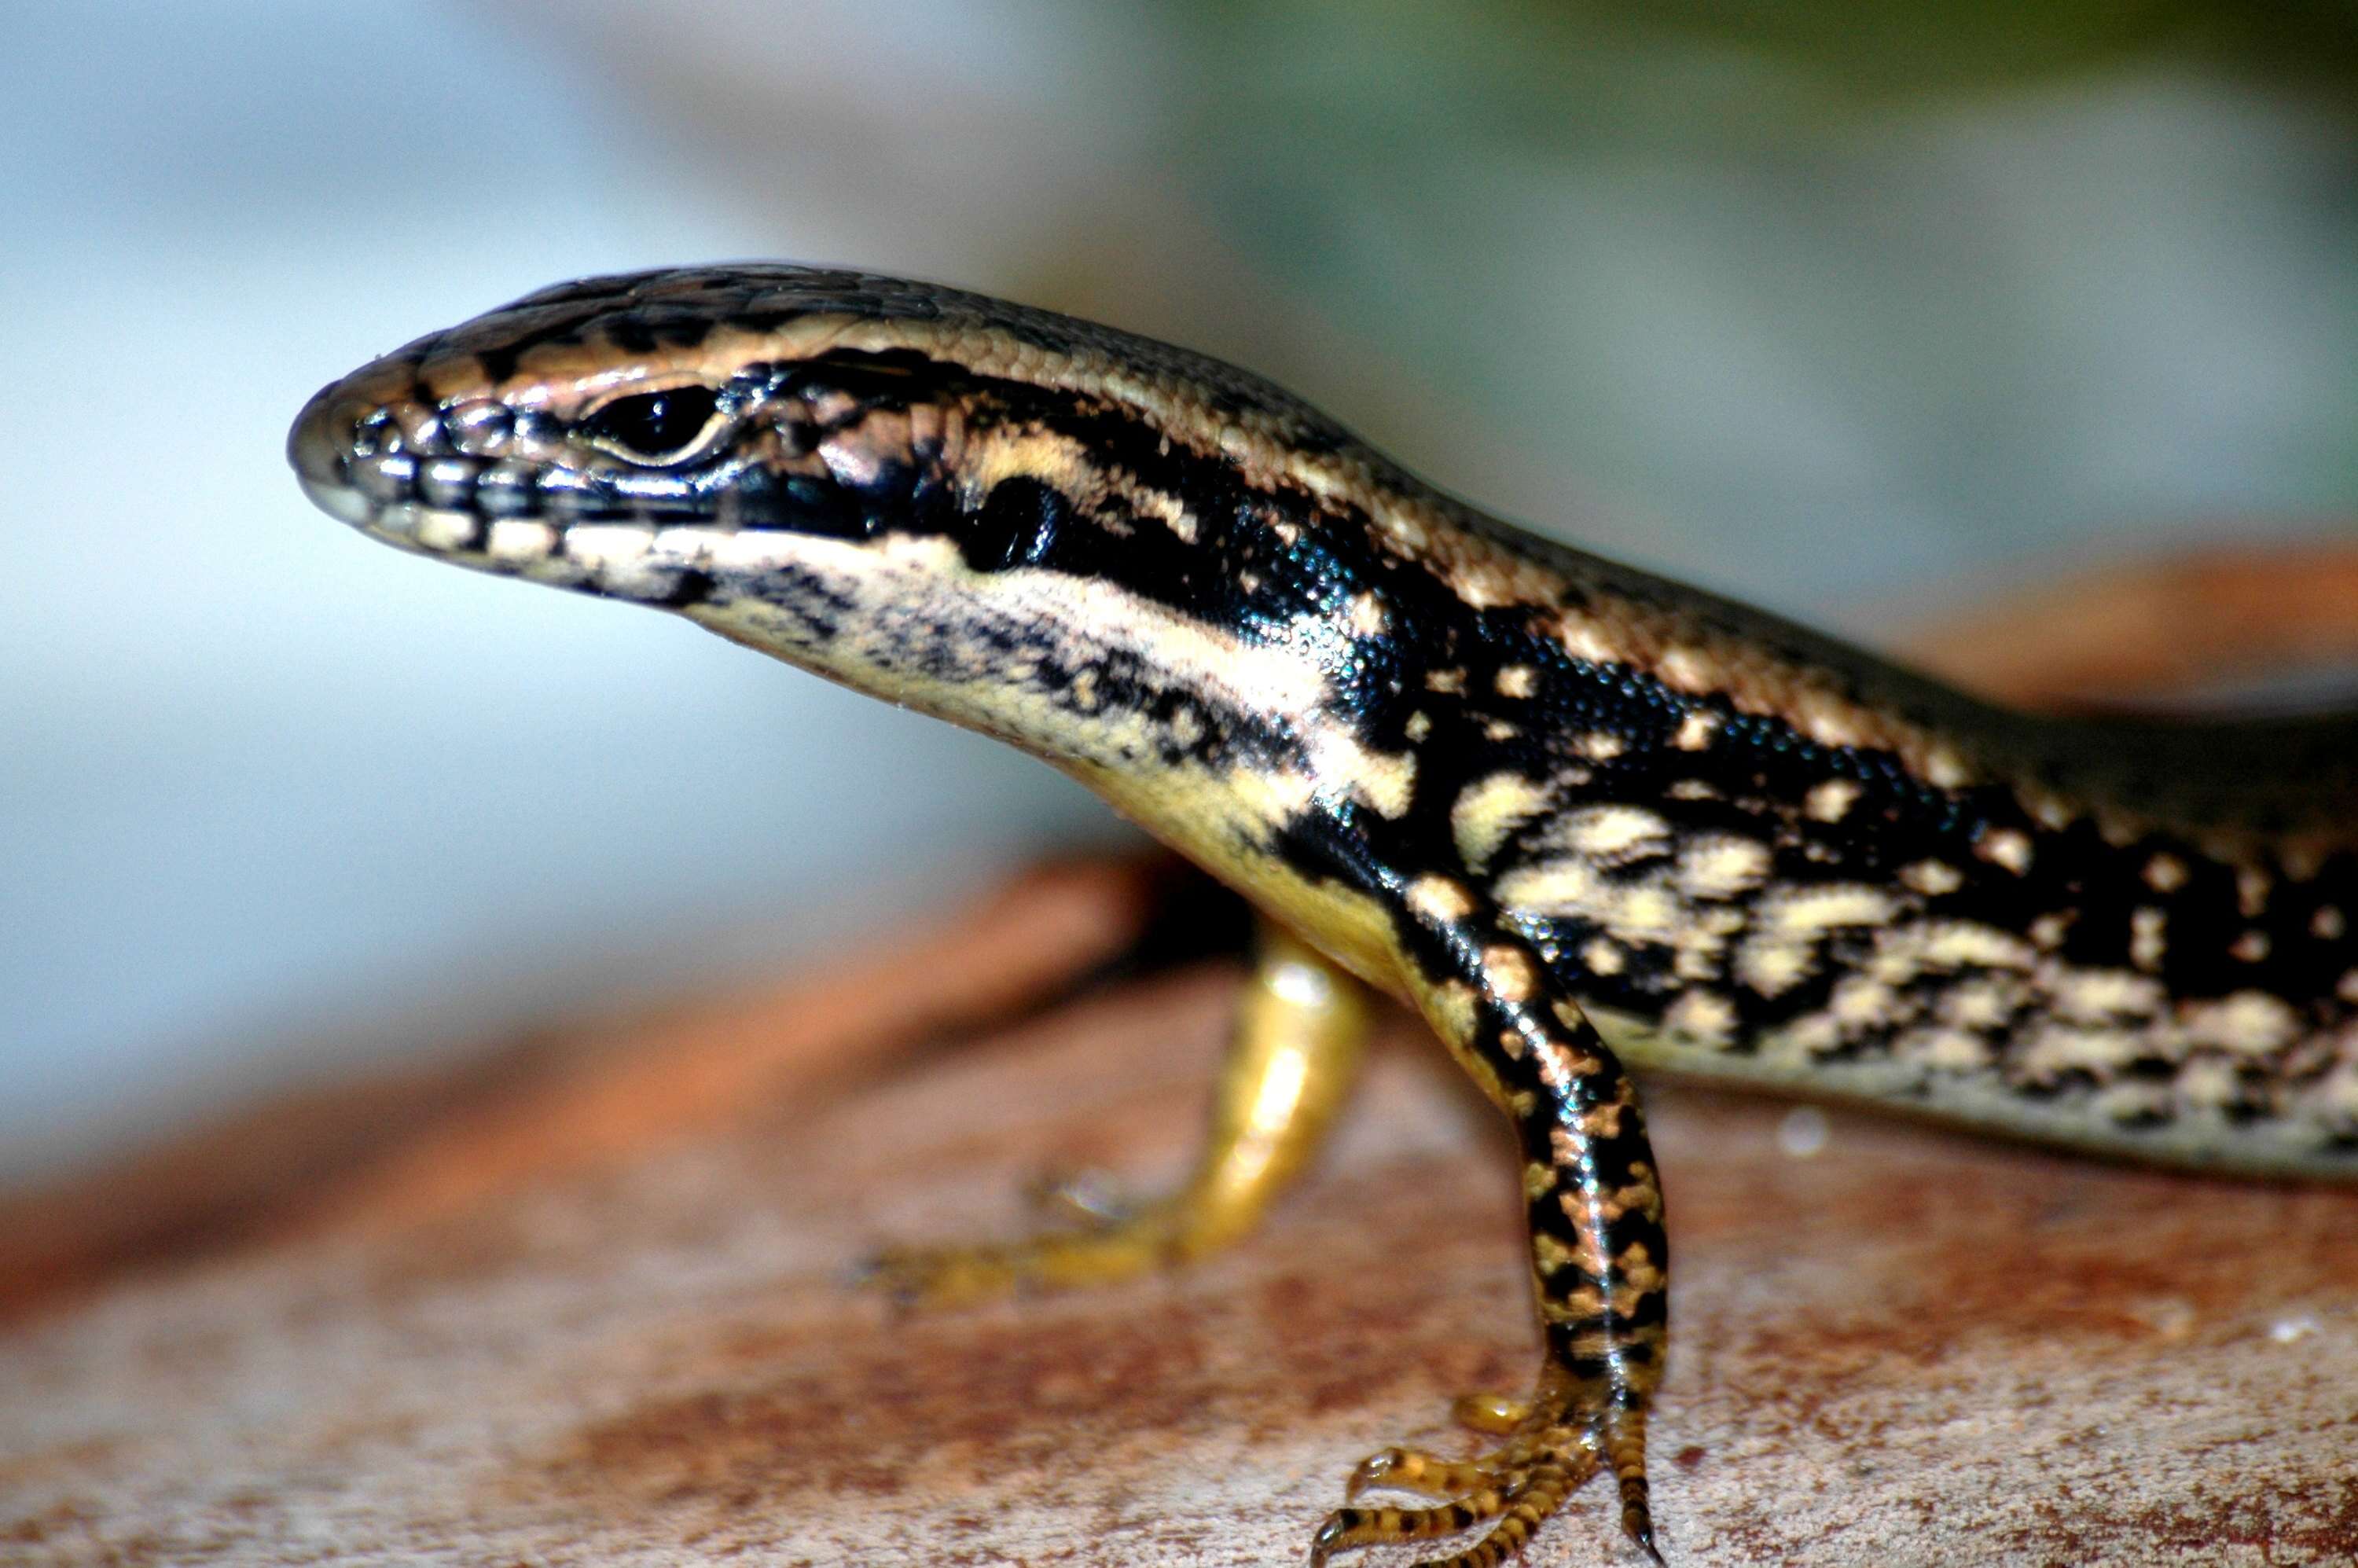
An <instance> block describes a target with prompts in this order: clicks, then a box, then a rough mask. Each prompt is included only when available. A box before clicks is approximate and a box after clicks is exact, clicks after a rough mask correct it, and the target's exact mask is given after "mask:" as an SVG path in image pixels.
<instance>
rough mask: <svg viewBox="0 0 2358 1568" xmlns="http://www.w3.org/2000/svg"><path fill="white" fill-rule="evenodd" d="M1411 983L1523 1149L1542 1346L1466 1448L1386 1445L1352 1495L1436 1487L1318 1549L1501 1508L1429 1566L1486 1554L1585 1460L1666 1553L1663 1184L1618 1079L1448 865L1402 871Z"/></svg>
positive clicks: (1440, 1525)
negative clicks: (1660, 1532) (1652, 1478)
mask: <svg viewBox="0 0 2358 1568" xmlns="http://www.w3.org/2000/svg"><path fill="white" fill-rule="evenodd" d="M1390 891H1393V892H1394V893H1395V896H1396V898H1397V901H1398V907H1399V921H1400V926H1401V936H1402V941H1401V947H1402V956H1403V958H1404V959H1405V961H1406V966H1407V968H1408V971H1409V973H1408V975H1407V977H1406V978H1407V980H1408V984H1409V989H1410V990H1411V992H1412V995H1413V997H1414V1000H1416V1002H1417V1004H1418V1006H1419V1008H1420V1010H1421V1011H1422V1012H1423V1014H1424V1016H1425V1017H1426V1018H1427V1020H1429V1021H1430V1022H1431V1023H1432V1024H1433V1028H1434V1030H1435V1031H1436V1032H1437V1033H1439V1034H1440V1035H1441V1038H1442V1040H1443V1042H1444V1044H1446V1045H1447V1046H1448V1047H1449V1050H1450V1053H1451V1054H1452V1055H1454V1056H1455V1058H1456V1059H1457V1061H1458V1063H1459V1065H1462V1066H1464V1067H1465V1068H1466V1071H1467V1072H1468V1073H1469V1074H1471V1075H1472V1076H1473V1077H1474V1079H1475V1081H1476V1083H1477V1084H1479V1085H1480V1086H1481V1087H1482V1089H1483V1091H1484V1092H1485V1093H1486V1094H1487V1095H1488V1096H1489V1098H1491V1099H1492V1100H1493V1101H1494V1102H1496V1103H1497V1104H1498V1106H1499V1107H1500V1108H1502V1109H1504V1110H1505V1111H1506V1112H1507V1114H1508V1116H1509V1118H1510V1119H1512V1120H1513V1122H1514V1126H1515V1130H1516V1133H1517V1137H1518V1141H1519V1142H1520V1146H1521V1151H1522V1174H1523V1181H1522V1186H1523V1196H1524V1202H1525V1209H1526V1215H1527V1217H1528V1221H1529V1225H1530V1235H1531V1283H1532V1287H1533V1291H1534V1293H1535V1294H1536V1296H1537V1299H1538V1304H1539V1314H1540V1321H1541V1329H1542V1332H1543V1337H1544V1340H1545V1346H1546V1348H1545V1352H1544V1354H1543V1356H1542V1357H1541V1364H1540V1372H1539V1377H1538V1379H1537V1381H1536V1383H1535V1386H1534V1388H1533V1390H1532V1393H1531V1398H1530V1400H1528V1401H1525V1402H1523V1403H1521V1404H1520V1405H1515V1406H1510V1407H1507V1408H1505V1409H1504V1410H1500V1409H1498V1407H1495V1406H1493V1407H1491V1408H1489V1409H1487V1410H1482V1411H1479V1413H1480V1414H1481V1415H1482V1416H1484V1417H1485V1418H1487V1419H1484V1420H1482V1421H1480V1422H1477V1424H1481V1425H1485V1426H1493V1427H1495V1426H1497V1425H1500V1424H1503V1425H1505V1426H1506V1427H1507V1430H1506V1432H1505V1434H1504V1441H1503V1442H1501V1443H1500V1444H1498V1446H1497V1447H1495V1448H1493V1449H1492V1450H1490V1451H1489V1452H1488V1453H1487V1454H1482V1455H1480V1456H1479V1457H1477V1458H1475V1459H1471V1460H1450V1459H1445V1458H1443V1457H1441V1456H1439V1455H1436V1454H1427V1453H1423V1452H1421V1451H1417V1450H1411V1449H1390V1450H1387V1451H1386V1452H1384V1453H1382V1454H1377V1455H1375V1456H1374V1457H1373V1458H1371V1459H1369V1460H1368V1461H1367V1463H1365V1464H1363V1465H1361V1466H1360V1467H1359V1469H1358V1470H1357V1473H1356V1474H1355V1475H1354V1476H1353V1477H1352V1483H1351V1487H1350V1495H1352V1496H1354V1497H1355V1496H1357V1493H1358V1491H1359V1490H1360V1489H1361V1488H1363V1487H1368V1486H1382V1487H1400V1488H1402V1489H1406V1490H1411V1491H1417V1492H1422V1493H1425V1494H1427V1495H1431V1496H1438V1497H1441V1498H1445V1499H1446V1500H1445V1501H1444V1502H1443V1503H1442V1504H1440V1505H1439V1506H1436V1507H1433V1508H1422V1509H1390V1508H1364V1507H1356V1506H1355V1507H1347V1508H1344V1509H1339V1510H1337V1511H1336V1513H1334V1514H1333V1515H1331V1516H1329V1518H1328V1519H1326V1521H1325V1524H1324V1525H1323V1526H1321V1527H1320V1529H1319V1530H1318V1533H1317V1536H1316V1538H1315V1540H1314V1542H1313V1545H1312V1558H1313V1561H1314V1562H1323V1561H1324V1559H1325V1557H1326V1555H1327V1554H1328V1553H1330V1552H1336V1551H1338V1550H1341V1549H1343V1548H1346V1547H1352V1546H1360V1545H1366V1544H1369V1543H1373V1542H1378V1541H1412V1540H1422V1539H1429V1538H1431V1537H1433V1536H1438V1535H1446V1534H1452V1533H1455V1532H1456V1531H1458V1530H1466V1529H1470V1528H1472V1527H1473V1526H1475V1525H1476V1524H1479V1523H1481V1522H1483V1521H1485V1520H1490V1519H1495V1520H1496V1521H1497V1522H1496V1523H1494V1524H1493V1525H1492V1526H1491V1528H1490V1530H1489V1531H1488V1533H1487V1534H1486V1535H1484V1536H1483V1537H1482V1539H1481V1540H1480V1541H1476V1543H1475V1544H1474V1545H1473V1546H1471V1547H1469V1548H1467V1549H1466V1550H1465V1551H1463V1552H1458V1553H1457V1554H1456V1555H1455V1556H1451V1557H1448V1558H1446V1559H1444V1560H1442V1561H1441V1563H1440V1564H1438V1565H1436V1568H1491V1565H1492V1564H1495V1563H1499V1562H1501V1561H1503V1560H1504V1559H1506V1558H1507V1557H1508V1556H1509V1555H1511V1554H1512V1553H1513V1552H1516V1551H1517V1550H1518V1549H1520V1547H1521V1546H1522V1544H1523V1543H1524V1542H1525V1541H1528V1540H1529V1539H1530V1537H1531V1532H1532V1531H1533V1530H1536V1529H1537V1528H1538V1526H1539V1524H1540V1523H1541V1520H1543V1519H1546V1518H1547V1517H1548V1515H1549V1514H1551V1513H1552V1512H1553V1511H1554V1510H1555V1509H1557V1508H1558V1507H1560V1506H1561V1505H1562V1503H1563V1500H1564V1499H1565V1498H1567V1497H1569V1496H1570V1495H1571V1494H1572V1493H1573V1492H1574V1491H1575V1490H1577V1489H1578V1487H1580V1486H1581V1485H1582V1484H1583V1483H1584V1482H1585V1481H1586V1480H1587V1479H1588V1478H1589V1477H1590V1476H1592V1475H1594V1474H1595V1471H1596V1469H1597V1468H1598V1466H1599V1465H1600V1464H1601V1465H1605V1466H1606V1467H1609V1468H1610V1469H1611V1470H1612V1472H1613V1474H1614V1476H1615V1479H1616V1481H1617V1483H1618V1486H1619V1489H1620V1498H1621V1523H1622V1528H1623V1529H1624V1530H1626V1531H1627V1532H1628V1535H1629V1537H1630V1538H1631V1539H1632V1540H1633V1541H1636V1542H1637V1543H1638V1545H1639V1547H1640V1548H1642V1549H1643V1550H1644V1551H1645V1552H1646V1553H1647V1555H1648V1556H1649V1557H1651V1558H1654V1560H1655V1561H1657V1562H1659V1561H1660V1556H1659V1554H1658V1553H1657V1552H1655V1549H1654V1530H1653V1519H1652V1513H1651V1509H1650V1506H1649V1502H1648V1496H1647V1483H1646V1411H1647V1407H1648V1404H1649V1402H1650V1400H1651V1397H1652V1394H1653V1391H1654V1389H1655V1387H1656V1386H1657V1385H1658V1384H1659V1383H1660V1380H1661V1374H1662V1359H1663V1354H1664V1352H1665V1350H1666V1349H1667V1347H1668V1344H1669V1313H1668V1308H1669V1297H1668V1282H1669V1281H1668V1268H1669V1254H1668V1250H1667V1248H1666V1246H1665V1243H1664V1237H1663V1230H1662V1196H1661V1184H1660V1180H1659V1178H1658V1176H1657V1174H1656V1172H1655V1167H1654V1160H1653V1152H1652V1150H1651V1148H1650V1146H1649V1144H1648V1142H1647V1139H1646V1130H1645V1123H1644V1120H1643V1119H1642V1117H1641V1116H1640V1114H1639V1108H1638V1100H1637V1094H1636V1090H1635V1087H1634V1086H1633V1085H1632V1084H1631V1083H1630V1081H1629V1078H1628V1074H1627V1073H1626V1072H1625V1071H1624V1070H1623V1068H1622V1066H1621V1064H1620V1062H1619V1061H1618V1060H1617V1059H1616V1058H1615V1056H1614V1054H1613V1053H1612V1052H1611V1051H1610V1050H1608V1049H1607V1048H1606V1044H1605V1043H1604V1041H1603V1040H1601V1039H1600V1038H1599V1037H1598V1036H1597V1033H1596V1031H1595V1028H1594V1027H1593V1026H1592V1025H1591V1024H1590V1023H1589V1022H1588V1020H1587V1019H1586V1017H1585V1016H1584V1015H1583V1014H1582V1012H1581V1011H1580V1009H1579V1008H1578V1007H1577V1006H1576V1005H1575V1004H1574V1002H1573V1001H1572V1000H1570V999H1569V998H1567V997H1564V996H1563V995H1562V994H1560V992H1559V989H1558V987H1557V985H1556V983H1555V981H1554V980H1553V979H1552V976H1551V975H1550V973H1549V970H1548V968H1547V966H1546V964H1545V963H1544V961H1543V960H1542V959H1541V956H1540V954H1539V953H1538V951H1537V950H1536V949H1535V948H1533V947H1532V946H1531V943H1530V942H1529V941H1528V940H1526V939H1525V938H1524V937H1523V936H1522V935H1521V934H1520V932H1518V931H1516V930H1515V929H1514V928H1513V926H1512V925H1509V923H1508V922H1507V921H1506V920H1505V919H1504V918H1503V917H1502V915H1501V914H1500V912H1499V911H1498V908H1497V907H1496V906H1495V905H1494V904H1492V903H1490V902H1489V901H1488V900H1487V899H1486V898H1484V897H1483V896H1482V895H1481V894H1479V893H1478V892H1476V891H1474V890H1473V889H1471V888H1469V887H1468V886H1466V884H1464V883H1463V882H1460V881H1456V880H1455V879H1453V878H1449V877H1444V876H1425V877H1420V878H1416V879H1413V880H1406V881H1400V882H1397V883H1395V884H1394V886H1393V888H1392V890H1390Z"/></svg>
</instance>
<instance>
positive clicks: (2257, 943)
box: [2227, 931, 2268, 964]
mask: <svg viewBox="0 0 2358 1568" xmlns="http://www.w3.org/2000/svg"><path fill="white" fill-rule="evenodd" d="M2227 951H2228V952H2229V953H2231V954H2233V955H2234V957H2237V958H2240V959H2242V960H2243V961H2244V963H2246V964H2256V963H2259V962H2260V961H2261V960H2262V959H2264V958H2266V957H2267V956H2268V934H2267V933H2266V932H2265V931H2246V932H2244V934H2243V935H2241V936H2238V937H2236V938H2235V941H2234V946H2230V947H2229V948H2228V949H2227Z"/></svg>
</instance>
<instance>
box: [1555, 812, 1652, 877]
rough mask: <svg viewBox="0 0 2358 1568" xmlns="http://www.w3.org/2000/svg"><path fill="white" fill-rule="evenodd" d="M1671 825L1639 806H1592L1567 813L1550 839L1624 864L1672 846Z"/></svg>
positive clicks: (1579, 852)
mask: <svg viewBox="0 0 2358 1568" xmlns="http://www.w3.org/2000/svg"><path fill="white" fill-rule="evenodd" d="M1670 837H1671V825H1670V824H1669V823H1668V822H1667V821H1665V820H1663V819H1662V818H1661V817H1660V816H1657V815H1655V814H1654V813H1653V812H1650V811H1648V810H1646V809H1645V808H1644V807H1643V806H1587V807H1585V808H1583V809H1581V810H1579V811H1574V812H1570V813H1567V814H1566V815H1565V816H1564V818H1563V821H1562V822H1560V823H1559V824H1557V826H1556V827H1555V828H1554V829H1553V830H1552V831H1551V832H1550V833H1549V835H1548V841H1549V842H1550V843H1551V844H1555V845H1559V846H1561V847H1563V849H1569V850H1571V851H1572V852H1573V853H1574V854H1576V855H1585V856H1587V857H1588V858H1589V859H1591V860H1604V861H1608V862H1613V863H1623V862H1627V861H1630V860H1644V859H1646V858H1647V857H1648V856H1650V855H1659V854H1660V853H1662V852H1663V851H1664V850H1666V849H1669V847H1670Z"/></svg>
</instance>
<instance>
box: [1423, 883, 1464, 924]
mask: <svg viewBox="0 0 2358 1568" xmlns="http://www.w3.org/2000/svg"><path fill="white" fill-rule="evenodd" d="M1408 906H1409V908H1411V909H1412V910H1414V911H1415V912H1416V913H1417V914H1421V915H1422V916H1423V917H1424V918H1425V919H1427V920H1431V921H1433V922H1436V923H1438V924H1442V925H1449V924H1452V923H1454V922H1456V921H1460V920H1463V919H1465V918H1466V916H1467V915H1469V914H1473V913H1474V895H1473V894H1472V893H1470V892H1466V888H1465V885H1464V884H1463V883H1461V882H1458V881H1455V880H1454V879H1452V878H1449V877H1441V876H1430V877H1419V878H1417V879H1416V881H1412V882H1411V883H1409V886H1408Z"/></svg>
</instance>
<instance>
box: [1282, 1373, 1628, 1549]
mask: <svg viewBox="0 0 2358 1568" xmlns="http://www.w3.org/2000/svg"><path fill="white" fill-rule="evenodd" d="M1590 1402H1591V1401H1589V1400H1577V1401H1567V1400H1563V1398H1561V1397H1557V1398H1548V1397H1546V1396H1545V1394H1544V1392H1543V1394H1542V1397H1541V1398H1537V1399H1533V1400H1528V1401H1523V1400H1504V1399H1498V1398H1496V1397H1492V1396H1472V1397H1469V1398H1466V1399H1463V1400H1458V1401H1457V1405H1456V1410H1455V1414H1456V1416H1457V1418H1458V1420H1459V1421H1461V1422H1464V1423H1466V1425H1469V1426H1474V1427H1476V1428H1478V1429H1480V1430H1483V1431H1486V1432H1493V1433H1503V1435H1504V1436H1505V1441H1504V1442H1502V1443H1500V1444H1498V1446H1496V1447H1494V1448H1492V1449H1491V1450H1490V1451H1489V1452H1488V1453H1487V1454H1479V1455H1477V1456H1476V1457H1474V1458H1471V1459H1451V1458H1447V1457H1445V1456H1444V1455H1442V1454H1433V1453H1431V1452H1429V1451H1427V1450H1425V1449H1421V1448H1387V1449H1385V1450H1383V1451H1382V1452H1381V1453H1379V1454H1372V1455H1370V1456H1369V1457H1368V1459H1366V1460H1365V1461H1363V1462H1362V1463H1361V1464H1360V1465H1359V1466H1358V1468H1357V1469H1356V1470H1354V1471H1353V1472H1352V1473H1351V1478H1350V1481H1349V1482H1348V1483H1347V1486H1346V1487H1345V1489H1344V1494H1343V1495H1344V1500H1345V1502H1346V1503H1347V1504H1349V1505H1351V1506H1347V1507H1345V1508H1341V1509H1336V1511H1335V1512H1333V1513H1331V1514H1329V1515H1328V1516H1327V1517H1326V1520H1325V1523H1324V1524H1322V1525H1320V1526H1319V1527H1318V1533H1317V1534H1316V1535H1315V1536H1314V1537H1313V1538H1312V1541H1311V1544H1310V1561H1311V1563H1312V1564H1313V1568H1319V1565H1323V1564H1324V1563H1325V1561H1326V1559H1327V1558H1328V1556H1329V1555H1331V1554H1332V1553H1334V1552H1341V1551H1346V1550H1348V1549H1350V1548H1354V1547H1360V1546H1373V1545H1378V1544H1384V1543H1390V1542H1393V1541H1429V1540H1432V1539H1433V1538H1435V1537H1438V1536H1444V1535H1455V1534H1458V1533H1460V1532H1461V1531H1464V1530H1472V1529H1473V1528H1475V1527H1476V1525H1480V1524H1483V1523H1485V1522H1486V1521H1492V1520H1495V1521H1496V1522H1495V1523H1491V1524H1490V1527H1489V1530H1488V1531H1487V1533H1486V1534H1484V1535H1483V1536H1482V1537H1481V1539H1480V1540H1478V1541H1475V1542H1474V1544H1473V1545H1471V1546H1469V1547H1466V1549H1464V1550H1463V1551H1460V1552H1455V1553H1453V1554H1451V1555H1449V1556H1446V1557H1441V1558H1433V1559H1429V1560H1426V1561H1424V1562H1421V1563H1417V1564H1415V1568H1494V1565H1495V1564H1497V1563H1503V1562H1505V1561H1506V1560H1507V1559H1508V1558H1509V1557H1511V1556H1513V1555H1514V1554H1515V1553H1516V1552H1519V1551H1520V1550H1521V1549H1522V1547H1523V1545H1524V1543H1525V1542H1526V1541H1530V1539H1531V1532H1532V1531H1533V1530H1537V1529H1538V1528H1539V1527H1540V1525H1541V1522H1542V1521H1544V1520H1545V1519H1547V1518H1548V1516H1549V1515H1551V1514H1552V1513H1554V1512H1555V1511H1556V1509H1558V1508H1560V1507H1562V1506H1563V1501H1564V1499H1565V1498H1569V1497H1571V1496H1572V1494H1573V1493H1574V1492H1576V1491H1578V1490H1579V1489H1580V1488H1581V1487H1583V1486H1584V1485H1585V1484H1586V1483H1587V1481H1588V1480H1589V1478H1590V1477H1591V1476H1595V1474H1596V1472H1597V1471H1598V1470H1599V1469H1600V1468H1602V1467H1604V1466H1605V1465H1607V1464H1608V1463H1609V1464H1610V1465H1611V1466H1612V1468H1613V1470H1614V1472H1615V1474H1616V1475H1617V1476H1618V1478H1619V1481H1620V1488H1621V1503H1622V1509H1621V1521H1622V1527H1623V1529H1625V1530H1627V1531H1628V1534H1629V1536H1630V1538H1631V1539H1632V1540H1634V1541H1636V1542H1637V1543H1638V1545H1639V1547H1640V1548H1641V1549H1642V1550H1643V1551H1644V1552H1645V1553H1646V1555H1647V1557H1648V1559H1649V1560H1650V1561H1652V1562H1654V1563H1660V1562H1661V1557H1660V1554H1659V1553H1658V1552H1656V1551H1655V1550H1654V1544H1653V1521H1652V1518H1651V1515H1650V1509H1649V1508H1648V1505H1647V1497H1646V1481H1645V1474H1644V1451H1645V1418H1644V1417H1643V1415H1642V1414H1640V1413H1639V1412H1637V1411H1629V1410H1624V1409H1613V1408H1609V1407H1608V1408H1604V1409H1597V1410H1593V1411H1592V1410H1588V1409H1585V1408H1581V1407H1585V1406H1587V1405H1589V1404H1590ZM1371 1488H1373V1489H1380V1490H1390V1491H1402V1492H1414V1493H1417V1494H1419V1495H1421V1496H1423V1497H1429V1498H1442V1499H1444V1500H1443V1501H1442V1502H1440V1503H1438V1504H1436V1505H1434V1506H1433V1507H1429V1508H1409V1509H1401V1508H1369V1507H1363V1506H1359V1505H1358V1504H1357V1498H1358V1496H1359V1494H1360V1493H1362V1492H1364V1491H1367V1490H1369V1489H1371Z"/></svg>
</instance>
